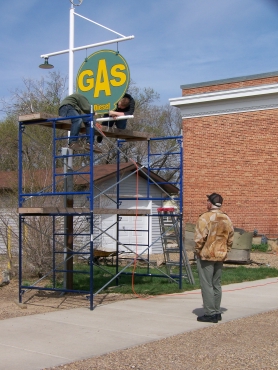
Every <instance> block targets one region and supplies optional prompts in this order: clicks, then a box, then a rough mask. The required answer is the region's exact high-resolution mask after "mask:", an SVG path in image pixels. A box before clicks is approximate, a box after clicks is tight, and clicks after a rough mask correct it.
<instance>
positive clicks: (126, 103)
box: [97, 93, 135, 143]
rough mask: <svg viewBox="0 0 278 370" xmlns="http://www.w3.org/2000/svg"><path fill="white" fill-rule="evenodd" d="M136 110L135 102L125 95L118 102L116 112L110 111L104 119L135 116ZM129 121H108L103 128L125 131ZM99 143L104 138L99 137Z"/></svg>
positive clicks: (128, 95)
mask: <svg viewBox="0 0 278 370" xmlns="http://www.w3.org/2000/svg"><path fill="white" fill-rule="evenodd" d="M134 110H135V101H134V99H133V97H132V96H131V95H130V94H127V93H126V94H124V96H123V97H122V98H121V99H120V100H119V101H118V103H117V107H116V109H115V110H110V111H109V114H105V115H104V117H112V118H117V117H121V116H129V115H133V113H134ZM126 124H127V119H121V120H119V121H107V122H103V123H102V126H108V127H113V126H114V125H116V127H117V128H118V129H120V130H124V129H125V128H126ZM97 142H98V143H101V142H102V136H97Z"/></svg>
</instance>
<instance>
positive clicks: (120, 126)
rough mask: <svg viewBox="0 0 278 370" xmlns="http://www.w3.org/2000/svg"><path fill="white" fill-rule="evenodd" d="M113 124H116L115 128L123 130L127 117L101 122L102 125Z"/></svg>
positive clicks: (111, 125)
mask: <svg viewBox="0 0 278 370" xmlns="http://www.w3.org/2000/svg"><path fill="white" fill-rule="evenodd" d="M114 124H115V125H116V127H117V128H119V129H121V130H124V129H125V128H126V124H127V119H121V120H120V121H108V122H102V126H108V127H113V126H114Z"/></svg>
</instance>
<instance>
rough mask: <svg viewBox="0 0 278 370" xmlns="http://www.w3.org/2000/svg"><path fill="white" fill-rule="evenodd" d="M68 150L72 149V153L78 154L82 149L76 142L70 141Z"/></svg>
mask: <svg viewBox="0 0 278 370" xmlns="http://www.w3.org/2000/svg"><path fill="white" fill-rule="evenodd" d="M69 148H70V149H72V150H73V151H74V152H78V151H81V150H83V147H82V146H80V145H79V144H78V142H77V141H72V142H71V143H70V144H69Z"/></svg>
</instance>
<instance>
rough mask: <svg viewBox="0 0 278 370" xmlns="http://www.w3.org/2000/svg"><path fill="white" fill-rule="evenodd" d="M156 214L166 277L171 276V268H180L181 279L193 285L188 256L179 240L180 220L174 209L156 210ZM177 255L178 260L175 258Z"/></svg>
mask: <svg viewBox="0 0 278 370" xmlns="http://www.w3.org/2000/svg"><path fill="white" fill-rule="evenodd" d="M157 212H158V215H159V225H160V232H161V240H162V246H163V253H164V259H165V264H166V269H167V273H168V275H171V274H173V272H172V270H173V268H176V267H178V268H180V266H181V268H182V277H183V278H185V279H186V280H187V281H188V282H189V284H195V282H194V277H193V274H192V270H191V266H190V263H189V260H188V256H187V253H186V250H185V247H184V245H183V242H182V240H181V235H180V219H179V216H178V215H177V214H175V213H174V212H175V208H169V207H168V208H166V207H164V208H158V209H157ZM177 255H178V256H179V258H177ZM180 258H181V264H180Z"/></svg>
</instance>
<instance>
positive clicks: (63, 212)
mask: <svg viewBox="0 0 278 370" xmlns="http://www.w3.org/2000/svg"><path fill="white" fill-rule="evenodd" d="M82 117H86V118H90V120H91V122H92V124H91V129H90V138H89V139H90V144H91V148H90V152H89V153H86V154H73V153H71V152H69V151H68V149H66V154H65V153H64V152H63V150H62V154H57V143H58V142H60V141H61V140H63V141H65V140H67V139H68V136H57V125H59V123H60V122H61V121H62V120H65V118H61V117H59V118H49V119H44V120H43V124H44V125H45V126H48V127H50V128H51V129H52V139H53V140H52V141H53V143H52V157H53V160H52V183H51V189H50V190H49V188H50V186H49V187H47V188H45V189H42V190H40V191H35V192H31V191H29V192H26V191H24V188H23V173H24V169H23V156H22V142H23V133H24V130H25V128H26V126H28V125H34V124H36V125H38V124H41V123H42V122H41V121H40V120H36V119H33V120H31V121H27V122H26V121H20V122H19V145H18V149H19V151H18V163H19V165H18V169H19V176H18V206H19V210H20V212H19V302H22V297H23V294H24V292H25V291H27V290H30V289H35V290H49V291H58V292H61V293H68V292H74V293H82V294H87V295H88V296H87V297H88V300H89V302H90V309H91V310H92V309H93V308H94V302H93V299H94V296H95V295H96V294H98V293H99V292H100V291H101V290H103V289H105V287H106V286H107V285H109V284H110V283H111V281H113V280H115V279H116V284H118V277H119V275H120V274H131V273H130V272H126V271H125V270H126V269H127V267H129V266H130V265H131V264H132V262H131V263H128V264H127V265H126V266H125V267H124V268H122V269H120V268H119V245H121V243H120V241H119V238H120V237H119V221H120V204H121V202H122V200H135V199H136V197H130V198H127V197H124V198H123V197H122V195H121V180H120V176H119V174H120V163H121V158H122V156H123V153H122V151H121V147H122V145H124V143H125V142H126V140H121V139H118V140H117V145H116V149H117V181H116V194H117V196H116V207H117V209H118V210H119V212H118V213H117V221H116V225H117V237H116V245H117V253H116V274H115V275H114V276H113V277H112V279H111V280H110V281H109V282H108V283H106V284H105V285H104V286H103V287H102V288H101V289H99V290H98V291H97V292H94V265H95V263H94V242H95V240H96V239H97V238H98V237H100V236H101V235H102V234H103V233H106V231H103V230H102V231H101V233H100V234H99V235H98V236H97V237H93V235H94V218H93V217H94V213H95V209H96V207H95V196H94V165H95V164H94V162H95V161H94V152H93V143H94V135H95V130H97V131H98V129H97V128H96V127H95V125H94V114H93V113H92V114H89V115H82V116H80V118H82ZM75 118H76V117H75ZM66 119H67V120H68V119H71V117H67V118H66ZM83 137H85V135H84V136H83ZM165 140H172V141H175V142H177V143H178V147H179V150H178V151H177V150H175V151H173V152H171V151H169V152H166V153H156V152H154V151H153V150H152V149H151V147H152V145H153V144H154V143H156V142H161V141H165ZM147 145H148V149H147V153H148V155H147V163H146V165H145V166H142V168H137V171H142V172H143V173H144V176H145V177H146V178H147V196H146V197H141V198H140V199H139V200H157V201H160V202H161V204H162V202H163V201H165V200H172V201H175V202H176V203H177V204H178V209H179V212H178V213H176V214H175V217H176V218H177V220H178V223H179V226H180V227H179V230H180V241H182V214H183V212H182V207H183V194H182V184H183V175H182V171H183V166H182V160H183V152H182V136H174V137H159V138H150V139H148V140H147ZM161 155H164V156H175V158H178V164H177V166H174V167H167V166H163V167H159V168H157V167H155V166H154V165H153V164H152V159H153V158H156V157H158V156H161ZM80 156H82V157H84V156H86V157H87V159H88V161H89V171H84V170H83V171H74V170H73V169H72V168H71V169H70V170H69V172H67V171H64V172H63V173H61V171H58V170H57V165H56V164H57V162H58V161H65V160H66V161H69V160H72V159H73V158H77V157H80ZM154 162H156V161H154ZM67 163H68V162H67ZM169 169H171V170H177V171H178V172H179V178H178V180H177V181H173V182H155V181H154V179H153V178H152V177H151V172H154V171H157V170H163V171H168V170H169ZM73 176H87V178H88V179H89V180H88V183H89V188H88V189H87V190H82V191H74V189H73V188H72V190H71V191H68V188H67V187H66V189H64V190H63V191H62V190H60V187H61V182H62V180H63V185H64V181H67V180H68V179H69V180H72V178H73ZM61 179H62V180H61ZM65 179H66V180H65ZM166 184H168V185H169V184H171V185H175V186H177V187H178V188H179V189H180V191H179V196H176V197H172V196H171V195H170V194H167V193H166V196H163V197H158V198H152V197H151V194H150V189H151V187H152V186H157V187H160V188H161V186H164V185H166ZM161 189H162V188H161ZM75 195H79V196H80V195H83V196H86V197H87V198H88V199H89V207H88V208H86V209H83V210H81V211H80V209H78V211H76V208H74V206H73V204H72V203H71V202H70V203H69V204H70V206H71V207H70V206H68V204H67V203H66V204H65V207H64V208H63V207H60V208H59V210H58V208H57V207H56V209H55V207H49V208H47V207H45V208H47V209H48V210H47V212H45V213H44V210H43V209H44V207H41V208H40V210H42V211H41V213H40V211H38V210H37V208H36V211H34V212H32V210H31V211H30V208H29V207H30V206H29V203H30V199H32V200H36V199H38V198H40V197H54V198H55V197H56V198H57V197H60V196H62V197H64V198H66V199H67V197H68V198H70V199H72V198H73V197H74V196H75ZM34 203H36V202H34ZM67 206H68V207H67ZM31 208H32V207H31ZM80 212H81V213H80ZM80 214H81V215H82V216H85V217H87V219H89V233H83V234H82V235H85V236H87V237H89V238H90V242H89V244H90V247H89V250H88V249H85V250H83V249H84V248H80V249H79V250H74V248H73V244H72V245H71V246H70V248H67V247H66V246H65V245H64V249H63V250H61V248H60V249H59V248H58V247H57V244H59V243H57V241H56V237H57V236H64V239H65V238H68V237H70V238H71V239H73V237H74V236H80V235H81V234H78V233H76V234H75V233H74V232H73V229H72V230H71V233H69V232H68V230H67V231H66V229H64V233H63V232H61V231H60V232H59V231H57V230H56V220H57V217H61V216H63V217H64V218H65V219H67V218H70V220H71V221H70V222H72V224H73V220H74V217H76V216H78V217H79V216H80ZM30 216H36V217H44V216H49V217H51V218H52V243H53V245H52V251H53V254H52V270H51V271H50V273H48V274H47V275H45V276H51V278H52V287H51V288H50V287H48V288H46V287H41V286H38V282H40V281H41V280H42V279H39V280H38V281H36V282H35V283H34V284H33V285H25V284H24V283H23V275H22V272H23V257H24V256H23V255H24V253H23V252H24V226H23V225H24V224H25V223H26V220H28V217H30ZM147 217H148V230H145V231H146V232H147V233H148V238H147V239H148V245H144V246H143V247H144V248H145V247H146V248H145V249H144V252H147V258H143V260H145V261H146V262H147V263H148V270H147V274H136V272H135V273H134V274H136V275H138V276H153V277H166V278H169V279H171V280H173V281H177V282H178V284H179V288H182V281H183V279H184V269H183V266H182V257H181V255H182V251H181V250H180V261H179V265H180V266H179V267H180V268H179V274H178V275H177V274H175V275H168V274H166V273H164V272H163V271H161V270H160V269H159V268H157V270H158V271H159V272H160V273H159V274H151V273H150V270H149V267H150V263H149V262H150V253H149V252H150V248H151V246H152V245H150V238H149V228H150V226H149V225H150V222H151V218H152V217H160V215H159V214H158V213H157V214H150V215H148V216H147ZM64 222H66V221H65V220H64ZM60 244H61V243H60ZM65 244H66V242H65ZM152 244H153V243H152ZM181 245H182V242H181V243H180V249H181ZM125 247H126V248H127V249H129V250H132V245H130V246H128V245H125ZM142 254H143V253H141V254H137V255H136V256H135V258H136V259H138V258H139V257H140V258H142ZM79 255H82V256H83V257H84V256H85V257H89V258H88V261H89V266H90V268H89V272H87V274H88V275H89V281H90V284H89V286H90V288H89V290H84V291H83V290H76V289H73V288H72V287H71V288H68V286H67V285H65V281H64V286H63V288H58V287H57V286H56V275H57V274H58V273H62V274H64V278H65V276H68V275H70V276H71V275H72V276H73V274H84V273H85V272H84V271H76V270H74V269H73V268H72V270H68V265H67V261H72V260H73V257H74V256H79ZM59 256H63V257H64V259H63V265H62V268H61V263H60V264H59V263H57V261H56V259H58V257H59ZM45 276H44V277H45ZM44 277H43V278H44ZM189 282H190V281H189ZM191 283H192V282H191ZM193 283H194V282H193Z"/></svg>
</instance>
